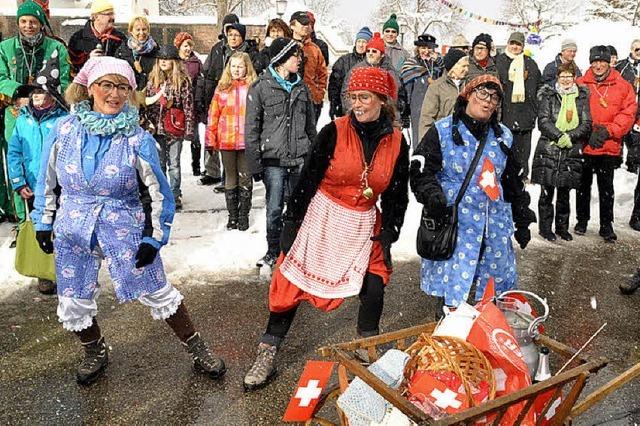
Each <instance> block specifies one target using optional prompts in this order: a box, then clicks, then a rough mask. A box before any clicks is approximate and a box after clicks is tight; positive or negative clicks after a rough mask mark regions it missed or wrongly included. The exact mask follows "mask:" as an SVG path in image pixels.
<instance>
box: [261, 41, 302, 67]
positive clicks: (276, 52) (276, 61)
mask: <svg viewBox="0 0 640 426" xmlns="http://www.w3.org/2000/svg"><path fill="white" fill-rule="evenodd" d="M299 49H300V46H299V45H298V42H297V41H295V40H293V39H291V38H286V37H278V38H277V39H275V40H273V42H271V46H269V56H271V65H273V66H277V65H280V64H284V63H285V62H287V60H289V58H290V57H292V56H293V55H294V54H295V53H296V52H297V51H298V50H299Z"/></svg>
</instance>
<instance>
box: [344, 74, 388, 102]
mask: <svg viewBox="0 0 640 426" xmlns="http://www.w3.org/2000/svg"><path fill="white" fill-rule="evenodd" d="M356 90H367V91H369V92H374V93H379V94H381V95H385V96H389V97H390V98H392V99H393V100H396V99H397V98H398V88H397V87H396V82H395V80H394V79H393V76H392V75H391V74H390V73H389V72H387V71H385V70H383V69H382V68H379V67H357V68H353V69H352V71H351V77H349V85H348V86H347V92H353V91H356Z"/></svg>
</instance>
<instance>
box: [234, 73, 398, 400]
mask: <svg viewBox="0 0 640 426" xmlns="http://www.w3.org/2000/svg"><path fill="white" fill-rule="evenodd" d="M396 94H397V88H396V85H395V83H394V79H393V77H392V76H391V75H390V74H389V73H388V72H386V71H384V70H382V69H380V68H373V67H363V68H356V69H354V71H353V73H352V74H351V78H350V80H349V86H348V91H347V97H348V99H349V101H350V104H351V111H350V113H349V114H347V115H346V116H344V117H340V118H338V119H336V120H335V121H333V122H331V123H329V124H327V125H326V126H325V127H324V128H323V129H322V130H321V131H320V133H319V134H318V136H317V138H316V141H315V144H314V147H313V150H312V152H311V154H310V156H309V158H308V159H307V161H306V163H305V166H304V168H303V171H302V176H301V178H300V181H299V183H298V185H297V187H296V189H295V190H294V192H293V194H291V197H290V198H289V202H288V204H287V207H286V210H285V212H284V214H283V220H284V224H283V230H282V235H281V237H280V247H281V249H282V254H281V255H280V258H279V259H278V262H277V264H276V269H275V271H274V274H273V277H272V280H271V287H270V290H269V311H270V312H269V322H268V324H267V329H266V332H265V333H264V335H263V336H262V338H261V340H260V344H259V345H258V356H257V358H256V361H255V362H254V364H253V365H252V367H251V369H250V370H249V372H248V373H247V374H246V376H245V378H244V386H245V389H247V390H253V389H256V388H259V387H262V386H264V385H266V384H267V383H268V382H269V381H270V379H271V378H273V376H274V374H275V372H276V369H275V358H276V353H277V351H278V349H279V347H280V346H281V345H282V342H283V340H284V338H285V336H286V334H287V332H288V331H289V328H290V327H291V324H292V322H293V318H294V316H295V313H296V310H297V308H298V305H299V304H300V302H302V301H307V302H309V303H310V304H312V305H313V306H315V307H316V308H318V309H321V310H323V311H327V312H328V311H331V310H333V309H336V308H337V307H338V306H340V305H341V304H342V302H343V301H344V298H345V297H349V296H355V295H358V296H359V297H360V301H361V305H360V310H359V312H358V324H357V331H358V334H359V335H360V336H363V337H368V336H373V335H376V334H378V333H379V323H380V317H381V315H382V307H383V300H384V288H385V285H386V284H387V283H388V282H389V277H390V275H391V272H392V266H391V244H392V243H394V242H395V241H396V240H397V239H398V236H399V235H400V228H401V227H402V223H403V221H404V214H405V211H406V209H407V204H408V201H409V198H408V179H409V178H408V176H409V147H408V145H407V143H406V141H405V140H404V137H403V136H402V132H401V130H400V125H399V123H397V122H396V121H395V117H397V112H396V107H395V97H396ZM378 200H380V206H381V211H380V210H378V209H377V207H376V203H377V202H378Z"/></svg>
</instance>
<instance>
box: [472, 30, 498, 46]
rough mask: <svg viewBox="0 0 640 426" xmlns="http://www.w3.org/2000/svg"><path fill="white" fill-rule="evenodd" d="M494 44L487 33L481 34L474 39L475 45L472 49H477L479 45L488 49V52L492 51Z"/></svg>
mask: <svg viewBox="0 0 640 426" xmlns="http://www.w3.org/2000/svg"><path fill="white" fill-rule="evenodd" d="M492 44H493V39H492V38H491V36H490V35H489V34H487V33H480V34H478V35H477V36H476V38H474V39H473V44H471V47H476V46H477V45H481V46H484V47H486V48H487V50H491V45H492Z"/></svg>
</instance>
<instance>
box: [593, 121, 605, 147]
mask: <svg viewBox="0 0 640 426" xmlns="http://www.w3.org/2000/svg"><path fill="white" fill-rule="evenodd" d="M607 139H609V131H608V130H607V128H606V127H604V126H601V125H595V126H594V127H593V132H591V136H590V137H589V146H591V148H593V149H598V148H602V146H603V145H604V141H606V140H607Z"/></svg>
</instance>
